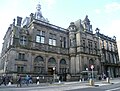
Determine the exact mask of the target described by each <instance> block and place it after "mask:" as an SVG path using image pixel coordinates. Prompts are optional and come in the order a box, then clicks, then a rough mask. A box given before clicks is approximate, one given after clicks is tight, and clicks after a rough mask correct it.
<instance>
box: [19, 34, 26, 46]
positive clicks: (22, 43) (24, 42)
mask: <svg viewBox="0 0 120 91" xmlns="http://www.w3.org/2000/svg"><path fill="white" fill-rule="evenodd" d="M26 42H27V37H26V36H20V44H21V45H26Z"/></svg>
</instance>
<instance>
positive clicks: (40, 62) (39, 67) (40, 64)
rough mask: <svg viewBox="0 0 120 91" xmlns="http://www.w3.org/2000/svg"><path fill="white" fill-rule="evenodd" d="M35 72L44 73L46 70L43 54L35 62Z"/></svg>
mask: <svg viewBox="0 0 120 91" xmlns="http://www.w3.org/2000/svg"><path fill="white" fill-rule="evenodd" d="M33 65H34V72H35V73H38V74H42V73H44V72H45V62H44V59H43V57H42V56H37V57H36V58H35V59H34V62H33Z"/></svg>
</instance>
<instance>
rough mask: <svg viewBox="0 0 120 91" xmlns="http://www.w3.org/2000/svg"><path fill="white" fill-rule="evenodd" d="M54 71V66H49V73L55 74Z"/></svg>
mask: <svg viewBox="0 0 120 91" xmlns="http://www.w3.org/2000/svg"><path fill="white" fill-rule="evenodd" d="M53 73H54V71H53V67H49V68H48V75H53Z"/></svg>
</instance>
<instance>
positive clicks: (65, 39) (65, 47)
mask: <svg viewBox="0 0 120 91" xmlns="http://www.w3.org/2000/svg"><path fill="white" fill-rule="evenodd" d="M64 48H66V38H65V37H64Z"/></svg>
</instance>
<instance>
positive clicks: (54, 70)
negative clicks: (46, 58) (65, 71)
mask: <svg viewBox="0 0 120 91" xmlns="http://www.w3.org/2000/svg"><path fill="white" fill-rule="evenodd" d="M54 82H55V67H53V83H54Z"/></svg>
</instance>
